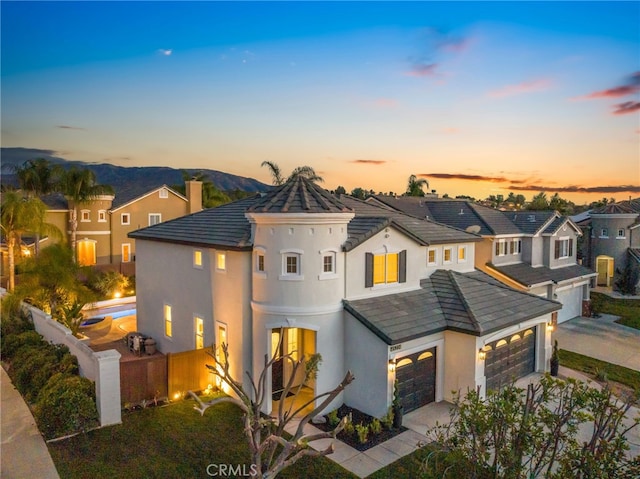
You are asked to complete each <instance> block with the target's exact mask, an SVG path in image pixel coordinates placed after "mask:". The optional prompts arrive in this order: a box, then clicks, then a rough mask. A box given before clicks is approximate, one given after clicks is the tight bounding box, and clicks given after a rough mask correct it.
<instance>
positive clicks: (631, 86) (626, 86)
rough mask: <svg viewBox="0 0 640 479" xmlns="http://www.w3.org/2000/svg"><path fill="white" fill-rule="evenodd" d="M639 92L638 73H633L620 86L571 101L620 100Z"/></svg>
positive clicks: (639, 73) (639, 78)
mask: <svg viewBox="0 0 640 479" xmlns="http://www.w3.org/2000/svg"><path fill="white" fill-rule="evenodd" d="M639 91H640V72H635V73H633V74H632V75H630V76H629V78H627V81H626V82H625V83H623V84H622V85H618V86H615V87H613V88H607V89H606V90H598V91H594V92H592V93H589V94H587V95H583V96H578V97H575V98H572V100H595V99H598V98H620V97H623V96H627V95H633V94H634V93H637V92H639Z"/></svg>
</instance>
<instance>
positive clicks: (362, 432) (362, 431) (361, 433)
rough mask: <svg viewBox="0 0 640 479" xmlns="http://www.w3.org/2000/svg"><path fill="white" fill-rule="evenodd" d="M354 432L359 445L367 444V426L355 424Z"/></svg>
mask: <svg viewBox="0 0 640 479" xmlns="http://www.w3.org/2000/svg"><path fill="white" fill-rule="evenodd" d="M356 432H357V433H358V441H360V444H364V443H365V442H367V438H368V436H369V426H366V425H364V424H362V423H360V424H356Z"/></svg>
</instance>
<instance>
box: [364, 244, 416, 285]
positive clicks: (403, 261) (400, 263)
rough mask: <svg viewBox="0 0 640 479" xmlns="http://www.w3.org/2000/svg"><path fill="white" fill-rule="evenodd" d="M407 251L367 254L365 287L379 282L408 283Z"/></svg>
mask: <svg viewBox="0 0 640 479" xmlns="http://www.w3.org/2000/svg"><path fill="white" fill-rule="evenodd" d="M406 281H407V251H406V250H403V251H400V252H399V253H386V254H375V255H374V254H372V253H367V254H366V262H365V287H366V288H370V287H372V286H374V285H377V284H389V283H406Z"/></svg>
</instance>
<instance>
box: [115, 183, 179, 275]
mask: <svg viewBox="0 0 640 479" xmlns="http://www.w3.org/2000/svg"><path fill="white" fill-rule="evenodd" d="M167 193H168V194H167V198H161V197H160V190H156V191H154V192H152V193H151V194H149V195H147V196H143V197H142V198H140V199H138V200H136V201H133V202H131V203H128V204H126V205H123V206H122V207H120V208H115V209H114V210H113V211H111V212H110V214H109V216H110V223H111V224H110V226H111V251H112V253H111V254H112V258H111V262H112V263H120V262H121V261H122V245H123V243H129V244H130V245H131V255H132V257H131V260H132V261H133V255H134V254H135V252H136V245H135V240H134V239H132V238H128V237H127V234H129V233H130V232H132V231H135V230H137V229H140V228H146V227H147V226H149V214H150V213H159V214H161V215H162V222H165V221H168V220H172V219H174V218H179V217H180V216H184V215H186V214H187V213H188V212H189V205H188V204H187V202H186V201H185V200H184V198H181V197H180V196H177V195H176V194H175V193H173V192H172V191H171V190H167ZM122 214H128V215H129V224H128V225H123V224H122Z"/></svg>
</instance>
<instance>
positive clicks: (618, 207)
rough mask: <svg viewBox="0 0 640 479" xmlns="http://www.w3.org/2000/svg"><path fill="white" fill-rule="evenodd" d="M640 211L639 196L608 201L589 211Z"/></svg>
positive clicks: (627, 212) (608, 213)
mask: <svg viewBox="0 0 640 479" xmlns="http://www.w3.org/2000/svg"><path fill="white" fill-rule="evenodd" d="M633 213H640V198H634V199H630V200H625V201H618V202H617V203H609V204H608V205H604V206H601V207H600V208H596V209H595V210H592V211H591V214H592V215H616V214H633Z"/></svg>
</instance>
